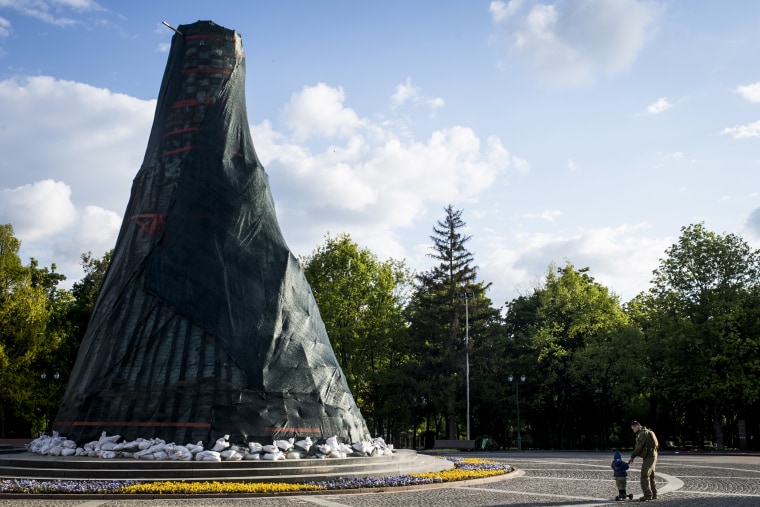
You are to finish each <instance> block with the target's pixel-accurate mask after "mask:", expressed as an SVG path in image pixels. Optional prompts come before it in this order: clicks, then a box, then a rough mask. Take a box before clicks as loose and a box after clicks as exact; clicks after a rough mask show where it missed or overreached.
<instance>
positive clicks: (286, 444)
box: [273, 438, 295, 451]
mask: <svg viewBox="0 0 760 507" xmlns="http://www.w3.org/2000/svg"><path fill="white" fill-rule="evenodd" d="M293 442H295V439H293V438H289V439H288V440H275V441H274V442H273V444H274V445H276V446H277V447H278V448H279V449H280V450H281V451H288V450H290V449H292V448H293Z"/></svg>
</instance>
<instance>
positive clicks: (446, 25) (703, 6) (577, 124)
mask: <svg viewBox="0 0 760 507" xmlns="http://www.w3.org/2000/svg"><path fill="white" fill-rule="evenodd" d="M197 20H211V21H214V22H215V23H217V24H219V25H222V26H224V27H226V28H230V29H234V30H236V31H237V32H239V33H240V34H241V35H242V38H243V47H244V50H245V52H246V68H247V73H246V74H247V77H246V103H247V109H248V120H249V122H250V125H251V130H252V136H253V143H254V146H255V148H256V152H257V154H258V156H259V158H260V160H261V161H262V163H263V164H264V167H265V170H266V171H267V174H268V175H269V178H270V183H271V189H272V195H273V197H274V200H275V204H276V209H277V216H278V220H279V222H280V227H281V229H282V231H283V234H284V237H285V239H286V241H287V242H288V245H289V247H290V249H291V251H292V252H293V253H294V254H295V255H297V256H304V255H308V254H310V253H311V252H313V251H314V249H315V248H317V247H318V246H320V245H321V244H323V243H324V241H325V237H326V235H328V234H330V235H332V236H336V235H338V234H342V233H348V234H350V235H351V237H352V239H353V240H354V241H355V242H356V243H358V244H359V245H360V246H361V247H364V248H368V249H370V250H371V251H372V252H373V253H374V254H375V255H376V256H377V257H378V258H379V259H381V260H385V259H389V258H393V259H398V260H404V261H405V262H406V264H407V266H408V267H410V268H411V269H413V270H417V271H424V270H428V269H431V268H432V267H433V265H434V260H433V259H432V258H430V253H431V246H432V241H431V239H430V236H431V234H433V227H435V226H436V223H437V222H438V221H440V220H443V219H444V216H445V213H444V208H445V207H446V206H447V205H449V204H451V205H452V206H453V207H454V208H455V209H457V210H462V218H463V220H464V221H465V222H466V224H467V225H466V228H465V231H464V232H465V233H466V234H468V235H470V237H471V239H470V240H469V242H468V243H467V246H468V248H469V250H470V251H471V252H472V253H473V255H474V263H475V264H476V265H477V266H478V268H479V271H478V276H479V279H480V280H482V281H485V282H487V283H491V288H490V290H489V292H488V296H489V297H490V298H491V300H492V302H493V303H494V305H496V306H501V305H503V304H504V303H505V302H507V301H510V300H511V299H513V298H515V297H517V296H519V295H524V294H528V293H530V292H531V291H532V289H533V288H535V287H537V286H538V285H539V284H540V282H541V280H542V279H543V278H544V277H545V275H546V272H547V270H548V269H549V267H550V265H553V264H554V265H557V266H564V265H565V263H568V262H569V263H572V264H573V265H574V266H575V267H576V268H579V269H580V268H589V270H590V275H591V276H593V277H594V278H595V279H596V281H597V282H599V283H601V284H603V285H605V286H606V287H608V288H609V289H610V291H612V292H614V293H615V294H617V295H618V296H619V297H620V298H621V301H622V302H626V301H628V300H630V299H632V298H633V297H635V296H636V295H637V294H639V293H640V292H642V291H646V290H648V288H649V287H650V285H649V284H650V280H651V278H652V271H653V270H655V269H656V268H657V267H658V265H659V260H660V259H662V258H664V257H665V255H666V254H665V252H666V249H667V248H668V247H669V246H671V245H673V244H674V243H675V242H676V241H677V240H678V237H679V235H680V233H681V229H682V228H683V227H688V226H689V225H691V224H696V223H704V225H705V227H706V228H707V229H708V230H710V231H713V232H715V233H717V234H736V235H739V236H741V237H742V238H743V239H744V240H745V241H746V242H748V243H749V244H750V245H751V246H753V247H755V248H758V247H760V151H759V150H758V148H760V64H758V63H757V62H758V54H760V2H756V1H754V0H746V1H742V0H732V1H731V2H708V1H693V0H667V1H643V0H557V1H550V0H543V1H533V0H510V1H506V0H496V1H488V0H486V1H474V0H458V1H453V0H452V1H446V0H436V1H428V0H418V1H414V2H409V1H407V0H403V1H397V0H384V1H382V2H356V1H348V0H341V1H338V0H324V1H321V2H314V1H307V0H292V1H289V2H282V1H268V0H260V1H256V2H242V1H239V2H232V1H225V0H216V1H215V2H208V1H207V0H206V1H196V0H181V1H177V0H163V1H161V2H115V1H106V0H101V1H97V2H96V1H94V0H0V223H11V224H12V225H13V227H14V231H15V234H16V236H17V237H18V238H19V239H20V240H21V242H22V245H21V251H20V255H21V257H22V260H23V261H24V263H27V262H28V261H29V259H30V258H32V257H33V258H35V259H37V260H38V261H39V263H40V264H41V265H43V266H50V265H51V264H52V263H55V264H56V266H57V270H58V271H59V272H61V273H63V274H65V275H66V276H67V278H68V279H67V281H66V282H65V284H64V285H66V284H68V285H69V286H70V284H71V283H73V282H75V281H76V280H78V279H79V278H81V276H82V274H83V273H82V269H81V266H80V257H81V255H82V254H83V253H85V252H92V253H93V255H95V256H97V257H100V256H102V255H103V254H104V253H105V252H106V251H108V250H110V249H111V248H113V247H114V245H115V243H116V237H117V235H118V232H119V228H120V227H121V222H122V218H123V214H124V212H125V209H126V205H127V201H128V199H129V195H130V189H131V185H132V179H133V178H134V177H135V175H136V174H137V171H138V170H139V168H140V164H141V162H142V159H143V156H144V154H145V148H146V146H147V141H148V135H149V132H150V128H151V125H152V121H153V114H154V111H155V107H156V98H157V95H158V91H159V86H160V83H161V79H162V77H163V72H164V68H165V65H166V62H167V57H168V49H169V44H170V41H171V37H172V35H173V32H172V31H171V30H169V29H168V28H166V27H165V26H164V25H163V24H162V21H165V22H167V23H168V24H170V25H172V26H175V27H176V26H179V25H182V24H189V23H193V22H195V21H197Z"/></svg>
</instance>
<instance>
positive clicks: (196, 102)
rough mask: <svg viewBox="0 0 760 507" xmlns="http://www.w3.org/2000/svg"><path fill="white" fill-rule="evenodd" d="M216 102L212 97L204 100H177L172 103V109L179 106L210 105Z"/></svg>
mask: <svg viewBox="0 0 760 507" xmlns="http://www.w3.org/2000/svg"><path fill="white" fill-rule="evenodd" d="M214 102H216V101H215V100H214V99H206V100H203V101H201V100H198V99H186V100H178V101H177V102H175V103H173V104H172V108H173V109H178V108H180V107H195V106H199V105H200V106H210V105H211V104H213V103H214Z"/></svg>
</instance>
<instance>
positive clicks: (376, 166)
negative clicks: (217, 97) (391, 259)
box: [253, 84, 528, 257]
mask: <svg viewBox="0 0 760 507" xmlns="http://www.w3.org/2000/svg"><path fill="white" fill-rule="evenodd" d="M325 97H331V98H332V99H333V100H332V102H331V103H330V105H329V107H328V106H325V102H326V100H325ZM343 98H344V94H343V90H342V89H340V88H330V87H328V86H327V85H325V84H319V85H316V86H314V87H305V88H304V89H303V90H301V92H299V93H297V94H294V95H293V97H291V100H290V103H289V105H288V107H287V108H286V109H287V111H288V115H287V125H288V127H289V129H290V130H291V131H292V134H290V133H282V132H277V131H276V130H275V129H274V128H273V126H272V124H271V123H269V122H263V123H261V124H259V125H256V126H254V127H253V136H254V142H255V143H256V149H257V153H259V154H260V157H261V160H262V162H263V163H264V165H265V167H266V168H267V172H268V173H269V175H270V180H271V182H272V189H273V193H274V194H275V202H277V203H278V216H280V217H285V218H284V219H283V220H285V221H289V223H290V224H291V227H296V228H297V229H295V231H296V232H295V233H293V232H290V233H288V235H290V234H294V236H295V237H297V238H298V241H299V244H298V245H297V246H296V248H294V250H299V249H302V248H303V246H304V244H305V245H306V248H307V249H308V250H310V249H311V248H313V246H314V245H316V244H318V243H319V242H321V239H322V236H323V235H324V233H325V232H326V230H333V231H341V232H343V231H346V232H349V233H350V234H352V236H353V237H354V239H356V240H361V241H362V244H365V245H368V246H371V245H373V244H377V246H378V248H379V250H378V251H377V252H376V253H377V254H378V255H379V256H381V257H384V256H386V255H390V254H391V253H393V254H398V253H399V252H400V251H401V250H402V249H401V247H400V245H399V242H398V238H397V237H396V235H397V234H398V229H399V228H401V229H403V228H407V227H410V226H412V224H414V223H416V222H417V221H418V220H419V219H420V218H421V217H423V216H424V215H425V213H426V212H427V209H428V207H429V206H431V205H432V206H433V207H434V208H442V207H443V206H444V205H445V204H447V203H449V202H459V201H468V200H473V199H477V197H478V195H479V194H480V193H481V192H483V191H485V190H486V189H488V188H490V187H491V186H493V185H494V183H495V181H496V180H497V179H498V177H499V175H501V174H503V173H504V172H505V171H506V170H507V168H509V167H511V166H513V165H514V166H515V167H516V168H517V169H518V170H526V169H527V166H528V164H527V162H525V161H523V160H520V159H515V158H513V157H512V156H511V155H510V153H509V152H508V151H507V150H506V149H505V148H504V146H503V144H502V142H501V140H500V139H498V138H496V137H488V138H486V139H485V140H483V139H480V138H479V137H478V136H477V135H476V134H475V132H474V131H473V130H472V129H469V128H466V127H462V126H452V127H448V128H442V129H439V130H437V131H435V132H433V133H432V134H431V135H430V136H429V137H428V138H427V139H424V140H416V139H410V138H409V137H408V133H407V132H406V131H398V130H395V129H394V128H395V127H394V126H393V124H391V123H384V122H380V123H378V122H373V121H370V120H368V119H365V118H359V117H358V116H357V115H356V114H355V112H354V111H353V110H351V109H349V108H346V107H345V106H344V104H343ZM320 107H322V108H324V109H329V110H330V114H331V118H330V120H329V121H330V123H329V125H328V126H326V127H323V128H321V129H319V131H320V132H321V135H322V138H323V139H320V141H323V144H319V145H317V144H315V143H312V145H310V144H309V143H306V142H303V140H304V139H308V138H310V137H312V136H311V132H312V131H313V130H316V129H317V126H316V125H314V126H310V127H308V128H307V129H306V131H302V130H299V129H298V128H296V127H295V126H297V125H311V124H314V123H316V122H315V121H313V120H312V119H313V118H315V117H316V115H315V113H314V111H315V110H317V109H319V108H320ZM299 114H301V115H303V116H299ZM341 119H342V121H343V122H345V123H341ZM307 133H308V134H307ZM316 217H319V224H320V225H319V227H315V226H314V225H315V223H316V220H317V218H316ZM293 224H295V225H293ZM301 251H303V250H301Z"/></svg>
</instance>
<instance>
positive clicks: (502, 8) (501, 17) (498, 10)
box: [488, 0, 523, 23]
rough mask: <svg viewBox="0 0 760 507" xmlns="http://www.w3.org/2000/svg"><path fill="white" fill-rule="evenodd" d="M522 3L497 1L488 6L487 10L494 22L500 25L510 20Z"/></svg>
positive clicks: (517, 0)
mask: <svg viewBox="0 0 760 507" xmlns="http://www.w3.org/2000/svg"><path fill="white" fill-rule="evenodd" d="M522 3H523V2H522V0H509V1H508V2H506V3H505V2H502V1H501V0H497V1H494V2H491V3H490V4H489V5H488V10H489V11H490V12H491V16H492V17H493V20H494V22H496V23H501V22H502V21H505V20H507V19H509V18H511V17H512V16H513V15H514V14H515V12H517V11H518V10H519V9H520V7H521V6H522Z"/></svg>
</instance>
